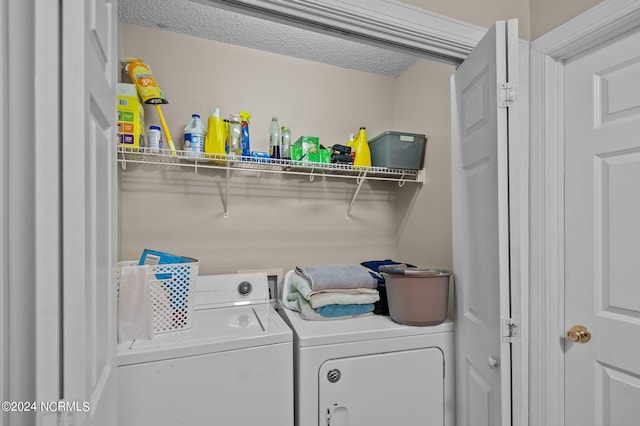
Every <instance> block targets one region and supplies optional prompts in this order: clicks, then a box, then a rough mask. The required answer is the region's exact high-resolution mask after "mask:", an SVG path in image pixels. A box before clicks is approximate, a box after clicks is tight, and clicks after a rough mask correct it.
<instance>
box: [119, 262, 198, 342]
mask: <svg viewBox="0 0 640 426" xmlns="http://www.w3.org/2000/svg"><path fill="white" fill-rule="evenodd" d="M122 266H137V262H120V263H119V264H118V271H117V274H116V276H117V280H118V287H119V286H120V268H121V267H122ZM198 267H199V263H198V262H190V263H172V264H166V265H153V266H150V267H149V273H148V274H147V280H148V282H149V300H150V302H151V312H152V315H153V332H154V334H158V333H165V332H168V331H177V330H184V329H187V328H191V326H192V325H193V304H194V298H195V285H196V279H197V278H198Z"/></svg>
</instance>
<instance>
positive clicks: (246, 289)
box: [238, 281, 253, 296]
mask: <svg viewBox="0 0 640 426" xmlns="http://www.w3.org/2000/svg"><path fill="white" fill-rule="evenodd" d="M252 290H253V286H252V285H251V283H250V282H249V281H242V282H241V283H240V284H238V293H240V294H241V295H242V296H248V295H249V294H251V291H252Z"/></svg>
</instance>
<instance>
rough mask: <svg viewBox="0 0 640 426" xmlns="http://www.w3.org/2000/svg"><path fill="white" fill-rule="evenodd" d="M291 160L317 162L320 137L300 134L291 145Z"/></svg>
mask: <svg viewBox="0 0 640 426" xmlns="http://www.w3.org/2000/svg"><path fill="white" fill-rule="evenodd" d="M291 160H292V161H300V162H302V163H317V162H319V161H320V138H318V137H315V136H300V137H299V138H298V140H297V141H295V142H294V144H293V145H292V146H291Z"/></svg>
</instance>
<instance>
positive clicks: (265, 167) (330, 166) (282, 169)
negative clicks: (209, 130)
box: [118, 146, 424, 184]
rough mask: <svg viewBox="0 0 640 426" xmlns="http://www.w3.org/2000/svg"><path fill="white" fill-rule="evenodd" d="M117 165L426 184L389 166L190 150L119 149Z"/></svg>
mask: <svg viewBox="0 0 640 426" xmlns="http://www.w3.org/2000/svg"><path fill="white" fill-rule="evenodd" d="M118 162H119V163H120V165H121V166H122V168H123V169H126V165H127V163H134V164H136V163H138V164H139V163H145V164H158V165H172V166H175V165H178V166H181V167H187V168H194V169H198V168H204V169H223V170H226V169H231V170H255V171H259V172H267V173H280V174H293V175H305V176H315V175H323V176H327V177H335V178H355V179H362V178H366V179H371V180H386V181H394V182H399V183H402V184H404V182H417V183H423V182H424V172H423V170H410V169H406V170H405V169H390V168H386V167H374V166H372V167H354V166H353V165H351V164H336V163H312V162H302V161H293V160H281V159H273V158H258V157H246V156H238V155H225V154H194V153H192V152H189V151H176V152H175V155H172V154H171V152H170V151H169V150H167V149H163V150H157V149H156V150H152V149H150V148H129V147H123V146H119V147H118Z"/></svg>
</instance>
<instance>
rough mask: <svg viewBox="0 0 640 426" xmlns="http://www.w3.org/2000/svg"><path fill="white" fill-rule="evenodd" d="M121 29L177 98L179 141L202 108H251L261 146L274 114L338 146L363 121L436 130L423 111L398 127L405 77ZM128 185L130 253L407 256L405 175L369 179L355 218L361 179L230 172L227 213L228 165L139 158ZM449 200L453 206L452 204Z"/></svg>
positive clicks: (124, 200) (371, 129) (321, 258)
mask: <svg viewBox="0 0 640 426" xmlns="http://www.w3.org/2000/svg"><path fill="white" fill-rule="evenodd" d="M121 35H122V37H121V52H120V55H121V57H141V58H143V59H144V60H145V61H146V63H147V64H148V65H149V66H150V67H151V70H152V71H153V73H154V76H155V77H156V80H157V81H158V83H159V85H160V87H161V89H162V90H163V92H164V93H165V95H166V97H167V99H168V100H169V102H170V103H169V104H168V105H166V106H165V107H164V108H163V110H164V113H165V116H166V118H167V121H168V124H169V127H170V129H171V132H172V135H173V138H174V140H176V141H179V140H181V138H182V128H183V127H184V125H185V124H186V122H187V120H188V119H189V118H190V114H191V113H193V112H199V113H200V114H202V115H206V114H207V112H208V110H209V109H210V108H211V107H220V108H221V109H222V111H223V113H224V114H225V115H226V114H228V113H229V112H236V111H238V110H239V109H246V110H248V111H249V112H251V113H252V122H251V144H252V149H254V150H266V149H267V144H268V126H269V120H270V119H271V116H272V115H273V114H276V115H278V116H279V117H280V119H281V124H287V125H289V126H290V127H291V128H292V132H293V139H296V138H297V137H299V136H300V135H301V134H305V135H315V136H319V137H320V141H321V143H324V144H327V145H332V144H334V143H344V141H345V140H346V138H347V137H348V135H349V134H350V133H353V132H356V131H357V129H358V128H359V127H360V126H366V127H367V131H368V135H369V137H370V138H371V137H373V136H375V135H377V134H379V133H381V132H383V131H385V130H403V131H414V132H418V133H428V132H427V131H428V130H429V129H428V128H427V127H426V126H425V125H424V123H421V122H420V120H417V121H416V122H414V123H413V124H411V129H408V128H400V127H398V126H396V125H395V120H396V117H397V114H396V113H395V111H396V97H397V93H396V90H397V86H396V85H397V81H396V80H394V79H393V78H390V77H384V76H379V75H374V74H370V73H365V72H360V71H354V70H349V69H344V68H340V67H335V66H329V65H324V64H318V63H313V62H309V61H304V60H299V59H294V58H290V57H285V56H281V55H276V54H271V53H265V52H260V51H256V50H252V49H247V48H242V47H237V46H230V45H225V44H221V43H218V42H214V41H210V40H203V39H198V38H193V37H189V36H185V35H182V34H174V33H170V32H166V31H161V30H155V29H149V28H143V27H139V26H135V25H130V24H121ZM425 78H428V76H425ZM440 84H442V85H448V80H446V81H442V82H441V83H440ZM443 108H448V106H443ZM146 118H147V125H148V124H153V123H154V122H157V118H156V113H155V111H154V110H153V109H150V108H147V109H146ZM408 124H409V123H403V125H406V126H408ZM446 127H447V128H448V124H447V125H446ZM441 142H442V141H440V143H441ZM434 143H435V142H434ZM436 146H437V145H434V147H436ZM447 162H448V159H447ZM447 174H448V172H447ZM430 178H431V179H434V177H433V176H430ZM119 182H120V213H119V214H120V217H119V224H120V226H119V228H120V235H119V244H120V255H119V257H120V259H121V260H126V259H135V258H137V257H138V256H139V254H140V252H141V250H142V249H143V248H145V247H148V248H155V249H161V250H168V251H172V252H176V253H181V254H185V255H190V256H193V257H197V258H199V259H201V261H202V264H201V268H202V272H203V273H213V272H221V271H227V270H234V269H240V268H243V267H244V268H247V267H250V268H265V267H282V268H283V269H285V270H286V269H289V268H291V267H292V266H295V265H296V264H322V263H339V262H360V261H363V260H369V259H378V258H389V257H391V258H395V257H396V255H397V251H396V248H397V246H396V240H397V232H398V226H397V223H398V221H399V220H400V219H399V216H400V215H402V214H404V211H402V209H397V208H396V204H397V203H396V187H397V185H396V184H392V183H384V182H377V183H365V184H364V185H363V188H362V190H361V192H360V195H359V197H358V199H357V200H356V202H355V204H354V207H353V209H352V211H351V217H350V219H345V213H346V209H347V206H348V204H349V202H350V200H351V197H352V195H353V193H354V191H355V188H356V184H355V181H353V180H347V181H343V180H332V179H328V178H321V177H316V178H315V180H314V182H309V178H307V177H290V176H278V175H276V176H274V175H267V174H265V173H263V174H261V175H260V177H256V175H255V173H239V174H236V175H235V176H232V179H231V181H230V186H229V194H230V195H229V218H226V219H225V218H223V205H222V202H221V198H222V193H223V190H224V184H225V182H224V173H223V172H220V171H211V172H199V174H198V175H195V174H193V173H184V172H180V171H176V170H174V169H167V168H161V169H157V168H156V169H153V170H152V169H150V168H149V167H137V168H135V167H131V165H129V166H128V168H127V170H126V171H121V172H120V176H119ZM432 182H433V183H432V184H434V185H435V184H437V183H435V182H437V179H435V181H432ZM414 185H415V184H407V185H406V186H405V188H403V191H415V187H414V188H411V187H413V186H414ZM401 196H404V195H401ZM446 208H448V209H449V213H447V214H450V202H449V206H448V207H446ZM446 208H445V210H446ZM449 220H450V219H449ZM434 226H437V225H434ZM444 226H449V227H450V224H449V222H447V223H445V224H444ZM416 244H418V245H419V243H418V242H416ZM430 244H431V242H430ZM444 246H445V247H446V246H447V244H446V243H445V244H444ZM445 250H446V249H445ZM448 256H449V257H450V253H449V254H448ZM398 260H402V259H398ZM423 262H424V260H423Z"/></svg>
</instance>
